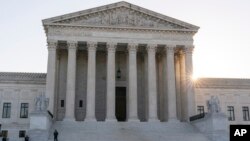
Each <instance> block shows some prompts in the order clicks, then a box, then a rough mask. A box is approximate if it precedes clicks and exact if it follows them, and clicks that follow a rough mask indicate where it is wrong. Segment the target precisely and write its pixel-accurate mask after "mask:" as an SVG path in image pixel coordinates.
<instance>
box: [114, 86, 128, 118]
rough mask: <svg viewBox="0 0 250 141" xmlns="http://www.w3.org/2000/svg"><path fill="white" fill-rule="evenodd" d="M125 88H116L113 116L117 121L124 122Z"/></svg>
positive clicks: (125, 109)
mask: <svg viewBox="0 0 250 141" xmlns="http://www.w3.org/2000/svg"><path fill="white" fill-rule="evenodd" d="M126 102H127V101H126V87H116V91H115V116H116V118H117V120H118V121H126V118H127V114H126V111H127V108H126Z"/></svg>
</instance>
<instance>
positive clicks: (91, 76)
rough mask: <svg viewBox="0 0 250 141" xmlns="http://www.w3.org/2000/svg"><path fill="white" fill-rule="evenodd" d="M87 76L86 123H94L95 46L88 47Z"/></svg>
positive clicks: (90, 44)
mask: <svg viewBox="0 0 250 141" xmlns="http://www.w3.org/2000/svg"><path fill="white" fill-rule="evenodd" d="M87 47H88V75H87V109H86V118H85V120H86V121H96V117H95V85H96V48H97V44H96V43H93V42H89V43H88V45H87Z"/></svg>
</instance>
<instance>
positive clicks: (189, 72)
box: [184, 46, 195, 118]
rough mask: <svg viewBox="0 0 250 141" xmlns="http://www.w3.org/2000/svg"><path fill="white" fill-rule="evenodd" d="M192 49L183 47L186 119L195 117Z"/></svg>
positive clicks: (192, 47)
mask: <svg viewBox="0 0 250 141" xmlns="http://www.w3.org/2000/svg"><path fill="white" fill-rule="evenodd" d="M193 49H194V46H186V47H185V51H184V53H185V66H186V93H187V106H188V111H187V112H188V118H189V117H191V116H193V115H195V95H194V86H193V80H192V76H193V59H192V55H193Z"/></svg>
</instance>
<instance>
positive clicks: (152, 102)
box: [147, 45, 158, 121]
mask: <svg viewBox="0 0 250 141" xmlns="http://www.w3.org/2000/svg"><path fill="white" fill-rule="evenodd" d="M156 48H157V45H148V46H147V51H148V81H147V82H148V101H149V102H148V107H149V108H148V110H149V111H148V113H149V115H148V116H149V117H148V121H158V118H157V87H156V65H155V50H156Z"/></svg>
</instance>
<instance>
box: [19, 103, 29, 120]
mask: <svg viewBox="0 0 250 141" xmlns="http://www.w3.org/2000/svg"><path fill="white" fill-rule="evenodd" d="M28 114H29V103H21V110H20V118H28Z"/></svg>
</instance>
